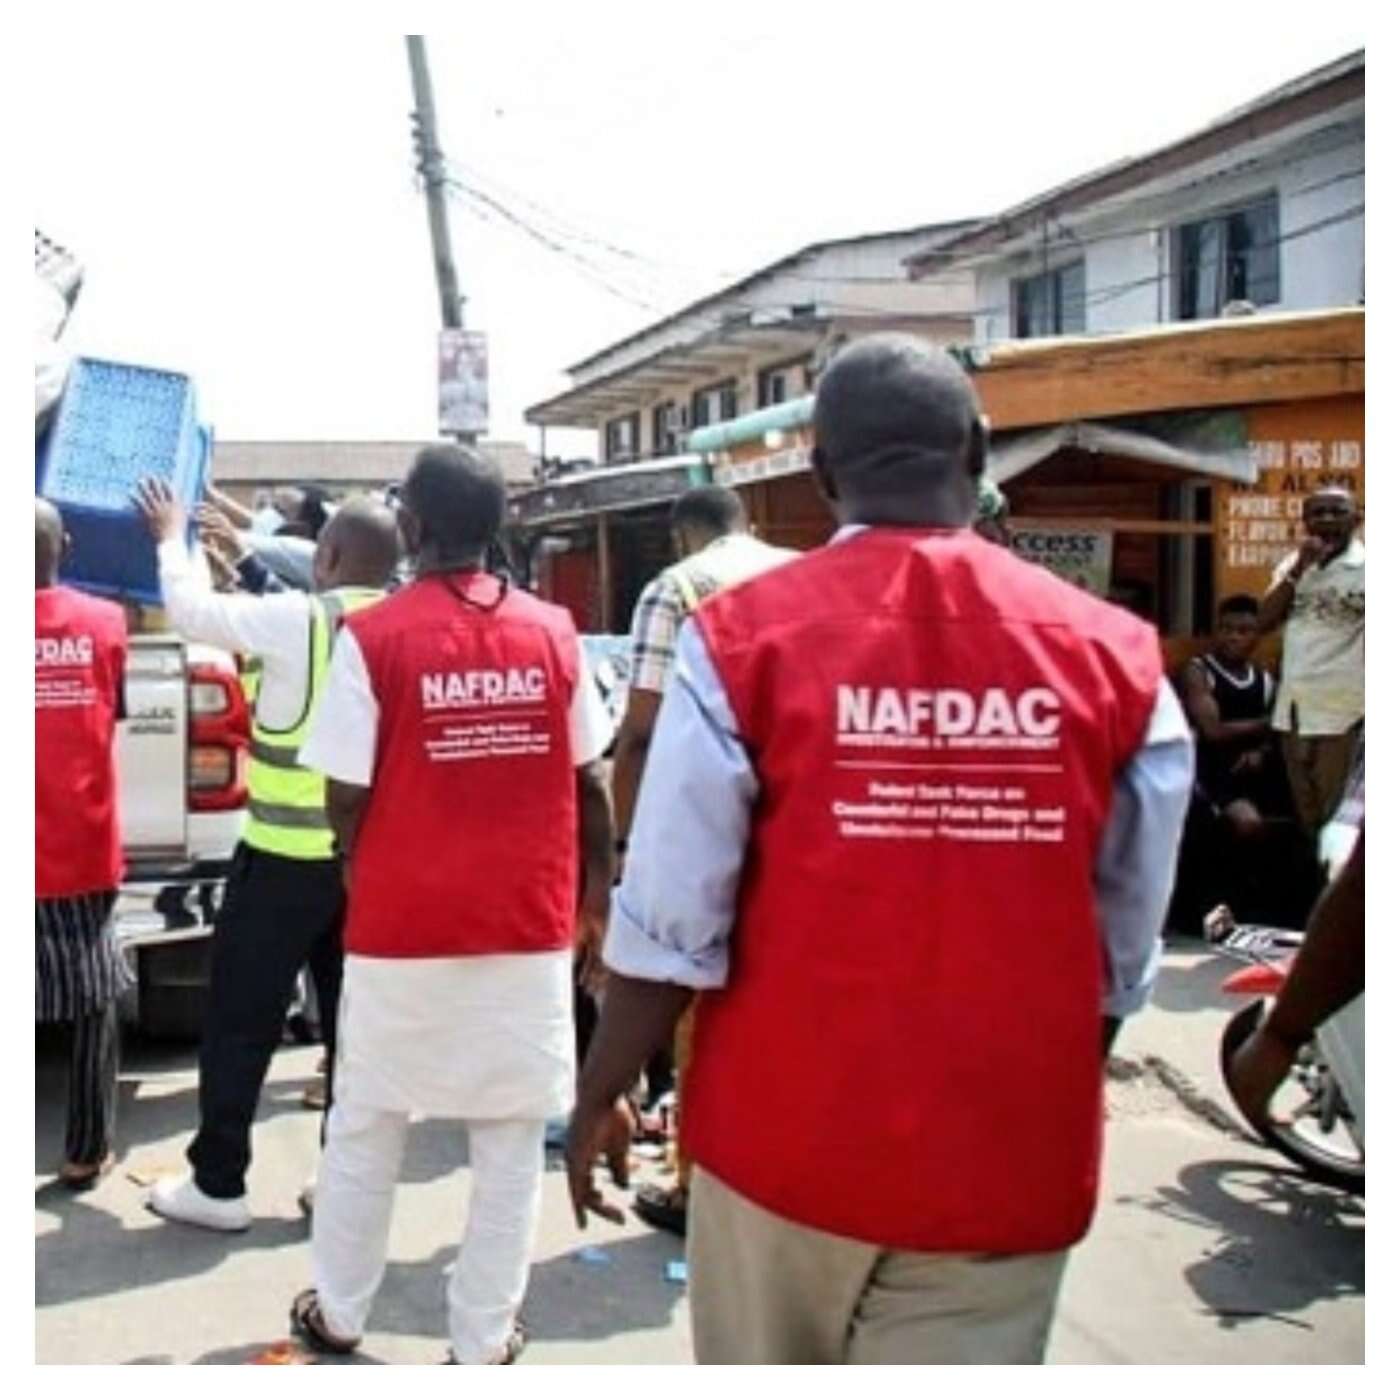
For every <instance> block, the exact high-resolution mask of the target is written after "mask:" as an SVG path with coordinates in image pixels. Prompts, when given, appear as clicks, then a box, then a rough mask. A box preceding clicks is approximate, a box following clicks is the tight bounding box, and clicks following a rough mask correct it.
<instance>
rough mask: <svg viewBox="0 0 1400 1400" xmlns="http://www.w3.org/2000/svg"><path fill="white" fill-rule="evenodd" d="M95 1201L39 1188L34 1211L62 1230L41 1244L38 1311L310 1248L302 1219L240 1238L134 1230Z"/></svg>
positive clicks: (261, 1224) (193, 1230)
mask: <svg viewBox="0 0 1400 1400" xmlns="http://www.w3.org/2000/svg"><path fill="white" fill-rule="evenodd" d="M91 1200H92V1198H91V1197H89V1198H87V1200H84V1199H82V1198H80V1197H75V1196H74V1195H73V1193H72V1192H71V1191H69V1190H67V1189H66V1188H65V1187H63V1186H60V1185H59V1184H58V1183H57V1182H52V1183H50V1184H48V1185H46V1186H42V1187H40V1188H39V1189H38V1190H37V1191H35V1193H34V1206H35V1209H36V1210H46V1211H51V1212H52V1213H53V1214H54V1215H56V1216H57V1217H58V1219H59V1228H58V1229H57V1230H48V1231H46V1232H45V1233H43V1234H41V1235H38V1236H36V1237H35V1240H34V1305H35V1307H36V1308H45V1307H56V1306H58V1305H59V1304H62V1303H74V1302H81V1301H83V1300H85V1299H89V1298H101V1297H105V1296H107V1295H109V1294H113V1293H123V1292H126V1291H127V1290H128V1289H135V1288H148V1287H150V1286H151V1285H152V1284H159V1283H165V1282H168V1281H169V1280H171V1279H183V1278H191V1277H193V1276H194V1275H196V1274H204V1273H208V1272H209V1271H210V1270H212V1269H217V1268H218V1267H219V1265H220V1264H222V1263H223V1262H224V1260H226V1259H227V1258H229V1257H230V1256H231V1255H234V1254H238V1253H242V1252H243V1251H245V1250H271V1249H281V1248H282V1247H283V1246H285V1245H301V1246H305V1244H306V1224H305V1222H304V1221H302V1220H259V1221H258V1223H257V1227H256V1228H255V1229H252V1230H249V1231H247V1232H246V1233H245V1234H241V1235H227V1234H216V1233H214V1232H213V1231H210V1230H201V1229H198V1228H197V1227H195V1226H192V1225H175V1224H170V1223H162V1224H160V1225H158V1226H157V1227H156V1228H153V1229H149V1230H147V1229H131V1228H128V1227H127V1226H125V1225H123V1224H122V1222H121V1221H120V1220H119V1219H118V1218H117V1217H116V1216H115V1215H111V1214H109V1213H108V1212H107V1211H105V1210H103V1209H101V1208H100V1207H99V1206H97V1205H93V1204H89V1202H90V1201H91ZM154 1219H155V1217H154V1216H153V1217H152V1220H154ZM171 1232H178V1235H179V1241H180V1243H179V1247H178V1248H173V1247H172V1244H171V1238H172V1234H171Z"/></svg>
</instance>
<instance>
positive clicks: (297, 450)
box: [214, 441, 536, 504]
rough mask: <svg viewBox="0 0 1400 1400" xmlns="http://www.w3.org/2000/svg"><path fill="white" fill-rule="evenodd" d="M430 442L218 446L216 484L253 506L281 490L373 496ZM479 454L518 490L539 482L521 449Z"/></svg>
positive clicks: (511, 445) (493, 448)
mask: <svg viewBox="0 0 1400 1400" xmlns="http://www.w3.org/2000/svg"><path fill="white" fill-rule="evenodd" d="M430 446H432V443H430V442H217V441H216V442H215V444H214V480H215V482H216V483H217V484H218V486H219V487H220V489H222V490H224V491H227V492H228V493H229V494H230V495H232V496H234V497H235V498H237V499H239V500H241V501H243V502H245V503H246V504H252V502H253V500H254V498H255V497H256V496H258V494H259V493H260V492H264V491H266V492H271V491H272V490H275V489H276V488H277V487H279V486H308V485H314V486H320V487H322V488H323V489H324V490H326V491H329V492H330V493H331V494H332V495H335V496H339V495H343V494H345V493H347V492H353V491H372V490H378V489H380V488H381V487H384V486H388V485H390V484H391V483H394V482H399V481H402V480H403V478H404V474H405V473H406V472H407V471H408V469H409V467H410V466H411V465H412V463H413V459H414V457H415V456H416V455H417V454H418V453H419V452H420V451H421V450H422V449H423V448H424V447H430ZM477 448H478V450H479V451H481V452H484V453H485V454H486V456H488V457H490V458H491V459H492V460H493V461H495V462H496V463H497V465H498V466H499V467H500V468H501V470H502V472H504V473H505V478H506V484H507V486H509V487H512V488H516V487H521V486H525V485H529V484H531V483H533V482H534V481H535V479H536V461H535V458H534V456H533V455H532V454H531V453H530V452H529V451H528V449H527V448H526V447H525V445H524V444H523V443H516V442H486V441H483V442H480V443H478V444H477Z"/></svg>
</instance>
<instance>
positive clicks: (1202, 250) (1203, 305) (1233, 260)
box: [1176, 194, 1280, 321]
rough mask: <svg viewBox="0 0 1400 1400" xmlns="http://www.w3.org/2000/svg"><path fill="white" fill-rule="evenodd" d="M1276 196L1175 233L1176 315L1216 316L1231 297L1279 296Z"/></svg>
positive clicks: (1266, 300) (1264, 302)
mask: <svg viewBox="0 0 1400 1400" xmlns="http://www.w3.org/2000/svg"><path fill="white" fill-rule="evenodd" d="M1278 248H1279V234H1278V195H1277V194H1271V195H1270V196H1269V197H1268V198H1267V199H1261V200H1260V201H1259V202H1258V203H1256V204H1250V205H1247V206H1246V207H1245V208H1243V209H1235V210H1232V211H1231V212H1229V213H1225V214H1217V215H1215V216H1213V217H1212V218H1209V219H1201V220H1199V221H1198V222H1196V223H1194V224H1182V225H1181V226H1180V228H1178V229H1177V231H1176V267H1177V279H1176V314H1177V317H1178V318H1179V319H1180V320H1183V321H1196V320H1200V319H1202V318H1203V317H1209V316H1218V315H1220V313H1221V311H1223V310H1224V309H1225V307H1226V306H1228V305H1229V304H1230V303H1231V302H1232V301H1251V302H1253V303H1254V304H1255V305H1256V306H1268V305H1269V304H1270V303H1272V302H1276V301H1277V300H1278V299H1279V293H1280V286H1279V258H1278Z"/></svg>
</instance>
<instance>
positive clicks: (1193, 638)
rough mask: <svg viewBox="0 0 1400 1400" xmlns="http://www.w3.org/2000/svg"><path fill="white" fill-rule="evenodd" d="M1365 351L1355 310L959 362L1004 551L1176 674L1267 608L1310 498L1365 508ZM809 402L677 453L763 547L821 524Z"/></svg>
mask: <svg viewBox="0 0 1400 1400" xmlns="http://www.w3.org/2000/svg"><path fill="white" fill-rule="evenodd" d="M1364 343H1365V312H1364V311H1363V310H1360V309H1356V310H1350V309H1349V310H1346V311H1340V312H1330V313H1312V314H1308V315H1299V316H1277V317H1250V318H1241V319H1238V320H1228V321H1217V322H1210V323H1203V324H1198V325H1188V326H1172V327H1165V328H1157V329H1153V330H1151V331H1148V332H1142V333H1137V334H1133V335H1121V336H1104V337H1097V338H1093V339H1082V340H1072V341H1069V340H1051V341H1040V342H1026V343H1018V344H1016V345H1014V346H997V347H989V348H985V349H978V350H972V351H966V352H962V355H961V357H962V358H963V359H964V362H965V363H966V364H967V367H968V368H969V370H970V372H971V373H972V375H973V378H974V380H975V381H976V383H977V386H978V390H979V393H980V395H981V398H982V401H983V406H984V409H985V410H986V412H987V414H988V417H989V419H990V421H991V425H992V444H991V455H990V460H989V463H988V471H989V475H990V476H991V478H992V479H993V480H994V481H996V482H997V483H998V484H999V485H1000V486H1001V487H1002V489H1003V491H1004V492H1005V494H1006V497H1007V499H1008V502H1009V505H1010V510H1011V518H1010V527H1011V538H1012V547H1013V548H1014V549H1015V550H1016V552H1017V553H1018V554H1020V555H1022V556H1023V557H1025V558H1028V559H1033V560H1035V561H1036V562H1038V563H1041V564H1043V565H1045V566H1046V567H1048V568H1050V569H1052V570H1054V571H1055V572H1057V573H1060V574H1062V575H1063V576H1065V577H1067V578H1069V579H1071V580H1072V581H1074V582H1075V583H1077V584H1079V585H1080V586H1082V587H1085V588H1089V589H1091V590H1092V591H1093V592H1095V593H1098V594H1099V595H1101V596H1103V597H1107V598H1111V599H1113V600H1114V601H1115V602H1118V603H1120V604H1121V605H1123V606H1125V607H1128V608H1130V609H1132V610H1133V611H1134V612H1137V613H1138V614H1139V615H1141V616H1143V617H1145V618H1147V619H1148V620H1150V621H1151V622H1153V623H1154V624H1155V625H1156V626H1157V627H1158V628H1159V629H1160V631H1161V633H1162V636H1163V645H1164V651H1165V653H1166V656H1167V659H1168V662H1169V664H1171V665H1176V664H1178V663H1179V662H1181V661H1182V660H1184V659H1185V658H1186V657H1187V656H1188V655H1190V654H1191V653H1193V652H1194V651H1197V650H1199V649H1200V648H1201V647H1202V646H1203V645H1204V643H1205V639H1206V638H1207V637H1208V635H1209V633H1210V630H1211V626H1212V620H1213V615H1214V611H1215V607H1216V604H1217V602H1218V600H1220V599H1221V598H1224V597H1227V596H1230V595H1231V594H1235V593H1249V594H1252V595H1254V596H1256V597H1258V596H1262V594H1263V593H1264V591H1265V590H1266V589H1267V588H1268V586H1269V581H1270V579H1271V577H1272V573H1273V570H1274V568H1275V566H1276V565H1277V563H1278V561H1279V560H1280V559H1282V558H1283V557H1284V556H1285V555H1286V554H1287V553H1288V552H1289V551H1290V550H1291V549H1292V548H1293V547H1294V545H1295V544H1296V541H1297V540H1298V539H1299V538H1300V537H1301V528H1302V502H1303V499H1304V498H1305V497H1306V496H1307V494H1308V493H1309V492H1311V491H1313V490H1316V489H1317V488H1318V487H1319V486H1322V485H1330V484H1343V485H1345V486H1347V487H1348V488H1350V489H1351V490H1352V491H1353V492H1354V493H1355V495H1356V496H1357V498H1358V500H1359V501H1362V502H1364V485H1365V482H1364V475H1365V464H1364V456H1365V451H1364V441H1365V433H1364V420H1365V349H1364ZM811 407H812V400H811V398H810V397H809V398H807V399H803V400H800V401H798V402H797V403H793V404H785V405H783V406H782V409H783V410H784V411H783V413H781V414H775V412H774V411H771V410H770V411H768V413H766V414H751V415H749V416H748V418H746V419H736V420H734V421H733V422H730V423H726V424H723V425H720V426H719V427H718V428H712V429H706V430H704V431H702V432H697V433H694V434H692V435H691V437H690V440H689V446H690V447H691V449H692V451H696V452H701V453H704V454H705V455H706V457H707V458H708V460H709V461H710V463H711V469H712V471H713V475H714V479H715V480H716V481H718V482H721V483H723V484H726V485H731V486H733V487H735V488H736V489H737V490H738V491H739V492H740V494H741V495H743V496H744V497H745V499H746V501H747V503H748V505H749V509H750V513H751V515H752V517H753V520H754V523H755V526H756V528H757V529H758V531H759V533H760V534H761V535H762V536H763V538H765V539H767V540H770V541H771V542H773V543H775V544H783V545H788V546H790V547H794V548H798V549H807V548H812V547H815V546H816V545H819V544H821V543H823V542H824V541H825V540H826V539H828V538H829V537H830V534H831V531H832V523H831V517H830V514H829V512H828V511H827V509H826V506H825V504H824V503H823V501H822V499H821V496H820V494H819V493H818V491H817V489H816V485H815V482H814V480H813V479H812V476H811V473H810V470H809V469H808V465H807V461H808V455H809V453H810V449H811ZM1274 644H1275V645H1276V639H1275V643H1274Z"/></svg>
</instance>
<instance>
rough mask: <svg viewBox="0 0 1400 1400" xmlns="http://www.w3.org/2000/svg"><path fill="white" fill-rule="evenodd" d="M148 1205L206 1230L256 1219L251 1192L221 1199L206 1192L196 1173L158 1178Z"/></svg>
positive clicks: (241, 1227) (243, 1224)
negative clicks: (249, 1199)
mask: <svg viewBox="0 0 1400 1400" xmlns="http://www.w3.org/2000/svg"><path fill="white" fill-rule="evenodd" d="M146 1206H147V1208H148V1209H150V1210H153V1211H154V1212H155V1213H156V1214H157V1215H160V1216H163V1217H164V1218H165V1219H166V1220H178V1221H180V1222H181V1223H182V1224H185V1225H198V1226H200V1227H201V1228H202V1229H205V1230H224V1231H227V1232H230V1233H232V1232H236V1231H238V1230H246V1229H247V1228H248V1227H249V1226H250V1225H251V1224H252V1223H253V1216H252V1213H251V1212H250V1211H249V1209H248V1198H247V1196H235V1197H234V1198H233V1199H232V1200H228V1201H220V1200H216V1199H215V1198H214V1197H213V1196H206V1195H205V1194H204V1192H203V1191H201V1190H200V1189H199V1187H198V1186H196V1185H195V1183H194V1177H193V1176H167V1177H165V1178H164V1179H163V1180H161V1181H158V1182H156V1184H155V1185H154V1186H153V1187H152V1188H151V1194H150V1195H149V1196H147V1197H146Z"/></svg>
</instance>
